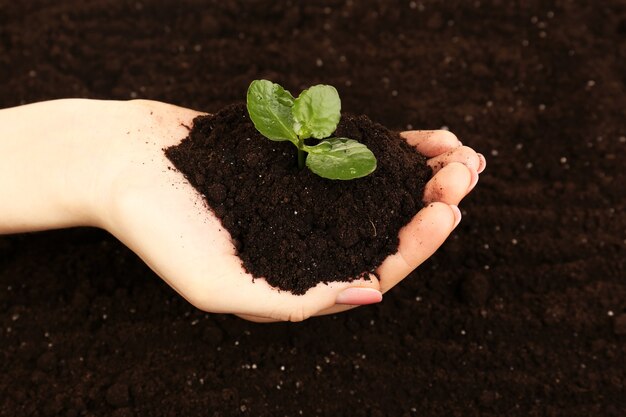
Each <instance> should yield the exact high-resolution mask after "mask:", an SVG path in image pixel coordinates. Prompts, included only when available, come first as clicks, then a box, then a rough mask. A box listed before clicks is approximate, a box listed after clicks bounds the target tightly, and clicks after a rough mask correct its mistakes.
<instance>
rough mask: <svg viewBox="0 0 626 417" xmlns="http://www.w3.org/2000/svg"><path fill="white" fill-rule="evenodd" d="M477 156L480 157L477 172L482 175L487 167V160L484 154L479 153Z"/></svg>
mask: <svg viewBox="0 0 626 417" xmlns="http://www.w3.org/2000/svg"><path fill="white" fill-rule="evenodd" d="M476 155H478V161H479V162H478V170H477V171H478V173H479V174H480V173H481V172H483V171H484V170H485V168H486V167H487V160H486V159H485V156H484V155H483V154H482V153H477V154H476Z"/></svg>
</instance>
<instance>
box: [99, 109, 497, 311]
mask: <svg viewBox="0 0 626 417" xmlns="http://www.w3.org/2000/svg"><path fill="white" fill-rule="evenodd" d="M125 105H126V106H129V107H131V108H133V110H132V111H128V112H127V114H128V115H129V117H128V120H125V121H123V123H125V124H127V125H128V126H129V127H128V128H126V129H127V130H129V131H130V132H131V133H130V134H129V137H128V138H127V143H126V145H127V148H126V149H124V150H123V152H121V153H120V154H119V156H118V158H121V159H122V160H123V162H122V161H119V159H118V163H121V165H119V168H120V170H119V176H118V178H116V179H113V180H112V181H111V183H113V184H114V187H113V188H112V189H111V191H110V192H111V198H110V201H112V202H113V204H112V206H111V207H110V208H108V209H107V210H106V212H104V214H103V215H102V216H101V217H102V218H103V219H104V221H103V224H102V225H103V227H105V228H106V229H108V230H109V231H110V232H111V233H113V234H114V235H115V236H117V237H118V238H119V239H120V240H121V241H122V242H124V243H125V244H126V245H128V246H129V247H130V248H131V249H132V250H134V251H135V252H136V253H137V254H138V255H139V256H140V257H141V258H142V259H143V260H144V261H145V262H146V263H147V264H148V265H149V266H150V267H151V268H152V269H153V270H154V271H155V272H156V273H157V274H158V275H159V276H161V277H162V278H163V279H164V280H165V281H166V282H167V283H168V284H169V285H170V286H171V287H172V288H174V289H175V290H176V291H178V292H179V293H180V294H181V295H182V296H183V297H185V298H186V299H187V300H188V301H189V302H190V303H192V304H193V305H195V306H196V307H198V308H200V309H202V310H205V311H209V312H219V313H234V314H237V315H239V316H241V317H243V318H246V319H249V320H254V321H273V320H290V321H300V320H303V319H306V318H308V317H311V316H316V315H321V314H329V313H335V312H339V311H344V310H347V309H349V308H352V307H354V304H357V305H358V304H368V303H372V302H378V301H380V299H381V293H385V292H387V291H388V290H389V289H391V288H392V287H393V286H395V285H396V284H397V283H398V282H400V281H401V280H402V279H404V278H405V277H406V276H407V275H408V274H409V273H410V272H411V271H413V269H415V268H416V267H417V266H419V265H420V264H421V263H422V262H423V261H424V260H426V259H427V258H428V257H429V256H430V255H432V253H433V252H434V251H435V250H436V249H437V248H438V247H439V246H440V245H441V244H442V243H443V241H444V240H445V239H446V237H447V236H448V235H449V234H450V232H451V231H452V230H453V229H454V227H456V225H457V224H458V222H459V221H460V219H461V214H460V211H459V210H458V208H457V207H456V204H458V203H459V202H460V201H461V199H462V198H463V197H464V196H465V195H467V193H468V192H469V191H470V190H471V189H472V188H473V187H474V186H475V185H476V182H477V181H478V172H479V171H481V170H482V169H484V167H485V162H484V158H483V157H482V156H480V155H478V154H476V153H475V152H474V151H473V150H472V149H470V148H468V147H464V146H461V143H460V142H459V141H458V140H457V139H456V137H455V136H454V135H453V134H451V133H449V132H446V131H430V132H419V131H412V132H404V133H403V136H404V137H405V138H406V140H407V141H408V142H409V144H411V145H413V146H415V148H416V150H417V151H419V152H421V153H422V154H424V155H426V156H428V157H430V159H429V160H428V164H429V165H430V166H431V167H432V168H433V170H434V171H435V172H436V174H435V175H434V177H433V178H432V179H431V180H430V182H429V183H428V184H427V186H426V190H425V202H426V203H428V205H427V207H425V208H424V209H422V210H421V211H420V212H419V213H417V214H416V216H415V217H414V218H413V220H412V221H411V222H410V223H409V224H408V225H407V226H406V227H404V228H403V229H402V230H401V231H400V247H399V250H398V253H396V254H394V255H391V256H389V257H388V258H387V259H386V260H385V261H384V262H383V264H382V265H381V266H380V268H379V269H378V271H377V272H378V273H379V276H380V280H378V279H376V278H375V277H371V280H357V281H353V282H350V283H347V282H333V283H329V284H323V283H322V284H319V285H317V286H316V287H314V288H312V289H310V290H309V291H308V292H307V293H306V294H305V295H302V296H295V295H292V294H290V293H288V292H285V291H278V290H276V289H275V288H272V287H270V286H269V285H268V284H267V283H266V282H265V280H264V279H255V280H254V282H253V279H252V276H251V275H249V274H247V273H246V272H245V271H244V270H243V268H242V267H241V262H240V260H239V258H238V257H237V255H236V252H235V248H234V246H233V245H232V243H231V242H230V237H229V235H228V233H227V232H226V231H225V230H224V229H223V228H222V227H221V226H220V224H219V222H218V220H217V219H216V218H215V217H214V216H213V215H212V214H211V213H210V212H209V210H207V209H206V207H205V203H204V202H203V200H202V198H201V196H199V195H198V193H197V192H196V191H195V190H194V189H193V188H192V186H191V185H189V184H188V183H187V182H186V181H185V180H184V178H183V177H182V174H180V173H179V172H176V171H174V170H172V169H170V168H171V167H172V164H171V163H170V162H169V161H168V160H167V159H166V157H165V156H164V155H163V151H162V149H163V148H165V147H169V146H172V145H175V144H177V143H179V142H180V140H181V139H182V138H184V137H185V136H186V135H187V133H188V131H187V128H186V127H185V126H191V125H192V120H193V118H194V117H196V116H197V115H198V114H199V113H197V112H195V111H192V110H188V109H183V108H179V107H174V106H171V105H167V104H163V103H159V102H148V101H134V102H128V103H125ZM138 113H139V114H138Z"/></svg>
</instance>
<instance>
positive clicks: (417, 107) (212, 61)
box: [0, 0, 626, 417]
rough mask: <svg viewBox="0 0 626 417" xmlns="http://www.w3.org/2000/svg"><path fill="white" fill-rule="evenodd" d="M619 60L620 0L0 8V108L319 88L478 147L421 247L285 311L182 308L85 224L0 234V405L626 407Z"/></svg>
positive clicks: (141, 409)
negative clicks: (258, 88) (383, 274)
mask: <svg viewBox="0 0 626 417" xmlns="http://www.w3.org/2000/svg"><path fill="white" fill-rule="evenodd" d="M111 3H114V4H111ZM157 4H158V7H157ZM244 5H245V6H244ZM625 74H626V8H625V6H624V3H623V2H622V1H619V0H609V1H604V2H593V1H583V0H579V1H538V0H532V1H528V2H504V1H499V0H491V1H480V2H479V1H465V0H453V1H445V2H444V1H414V2H413V1H404V2H389V1H382V0H380V1H373V0H370V1H366V0H364V1H358V2H357V1H324V2H321V1H320V2H315V5H310V4H309V2H307V5H304V3H299V2H289V3H288V2H273V1H247V2H245V3H244V2H234V1H233V2H218V1H201V0H186V1H184V2H134V1H133V2H123V1H115V2H104V1H93V2H78V1H76V2H70V1H59V2H53V3H50V2H44V1H41V0H39V1H29V2H9V1H8V0H2V1H0V79H1V80H2V82H1V83H0V105H1V106H2V107H6V106H13V105H18V104H20V103H27V102H32V101H36V100H45V99H52V98H58V97H70V96H82V97H97V98H117V99H128V98H131V97H143V98H151V99H159V100H163V101H168V102H173V103H176V104H180V105H184V106H188V107H193V108H198V109H203V110H206V111H216V110H218V109H220V108H222V107H224V106H225V105H227V104H230V103H233V102H236V101H240V100H241V98H242V97H244V94H245V91H246V88H247V86H248V83H249V82H250V80H252V79H256V78H267V79H272V80H276V81H278V82H280V83H281V84H283V85H285V86H286V87H287V88H290V89H293V90H298V89H301V88H304V87H306V86H308V85H312V84H317V83H320V82H324V83H328V84H333V85H336V86H338V88H339V91H340V93H341V96H342V99H343V108H344V109H345V110H347V111H349V112H351V113H356V114H367V115H369V116H370V117H371V118H372V120H376V121H377V122H380V123H382V124H384V125H386V126H389V127H390V128H393V129H402V128H407V127H409V128H410V127H413V128H418V127H419V128H429V129H430V128H439V127H441V126H447V127H449V128H450V130H452V131H454V132H455V133H456V134H457V135H458V136H459V137H460V138H461V140H463V142H464V143H466V144H469V145H471V146H473V147H475V148H476V149H477V150H480V151H482V152H483V153H484V154H485V155H486V156H487V158H488V168H487V171H485V173H484V174H483V175H481V181H480V184H479V186H478V187H477V189H476V190H475V191H474V193H473V194H472V195H471V196H470V197H469V198H467V199H466V200H465V201H464V202H463V203H462V204H461V208H462V210H463V213H464V219H463V221H462V223H461V225H460V226H459V228H457V229H456V231H455V232H454V234H453V236H452V237H451V238H450V240H449V241H448V242H447V243H446V244H445V245H444V246H443V247H442V248H441V250H440V251H439V252H438V253H437V254H436V255H435V256H434V257H433V258H431V259H430V260H429V261H427V262H426V263H425V264H424V265H422V266H421V267H420V268H419V269H418V270H417V271H416V272H415V273H414V274H413V275H412V276H411V277H410V278H409V279H407V280H406V281H405V282H403V283H402V284H401V285H399V286H398V287H397V288H395V289H394V290H393V291H391V292H390V293H388V294H386V296H385V300H384V301H383V302H382V303H381V304H380V305H376V306H371V307H366V308H359V309H358V310H355V311H352V312H350V313H344V314H341V315H337V316H331V317H324V318H319V319H313V320H310V321H307V322H305V323H302V324H276V325H269V326H261V325H256V324H252V323H248V322H244V321H242V320H239V319H237V318H234V317H230V316H222V315H210V314H204V313H202V312H200V311H197V310H195V309H193V308H192V307H191V306H190V305H189V304H187V303H186V302H185V301H183V300H182V299H181V298H180V297H179V296H177V295H176V294H175V293H174V292H173V291H172V290H171V289H170V288H168V287H167V286H166V285H165V284H164V283H162V282H161V281H160V280H159V279H158V278H157V277H156V276H154V274H152V273H151V272H150V271H149V270H148V268H147V267H145V266H144V265H143V264H142V263H141V262H140V261H139V260H138V259H137V257H135V256H134V255H133V254H132V253H130V252H129V251H128V250H127V249H125V248H124V247H123V246H122V245H120V244H119V243H118V242H116V241H115V240H114V239H113V238H112V237H111V236H109V235H107V234H106V233H104V232H100V231H95V230H82V229H81V230H68V231H60V232H49V233H41V234H36V235H20V236H9V237H2V238H0V312H1V313H0V415H2V416H28V415H46V416H52V415H61V416H78V415H89V416H95V415H114V416H117V417H120V416H145V415H150V416H206V415H209V416H230V415H237V414H244V415H246V414H247V415H254V416H298V415H322V416H338V415H354V416H385V415H392V416H463V417H466V416H503V415H506V416H524V417H528V416H564V417H571V416H585V417H587V416H602V417H607V416H623V415H625V414H626V395H625V389H626V388H625V387H626V242H625V239H626V215H625V210H626V187H625V186H624V184H626V171H625V170H624V156H623V152H624V149H625V148H626V124H625V122H624V120H625V118H626V114H625V113H624V111H625V110H624V109H626V94H625V93H626V76H625ZM409 124H410V125H409ZM0 204H1V202H0Z"/></svg>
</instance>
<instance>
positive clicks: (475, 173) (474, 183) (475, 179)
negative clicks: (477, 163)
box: [467, 168, 478, 193]
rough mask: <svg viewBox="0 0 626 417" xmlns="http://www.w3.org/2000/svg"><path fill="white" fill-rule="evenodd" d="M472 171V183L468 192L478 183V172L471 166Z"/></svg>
mask: <svg viewBox="0 0 626 417" xmlns="http://www.w3.org/2000/svg"><path fill="white" fill-rule="evenodd" d="M470 171H471V173H472V179H471V180H470V185H469V187H468V189H467V192H468V193H469V192H470V191H472V190H473V189H474V187H476V184H478V173H477V172H476V171H474V170H473V169H471V168H470Z"/></svg>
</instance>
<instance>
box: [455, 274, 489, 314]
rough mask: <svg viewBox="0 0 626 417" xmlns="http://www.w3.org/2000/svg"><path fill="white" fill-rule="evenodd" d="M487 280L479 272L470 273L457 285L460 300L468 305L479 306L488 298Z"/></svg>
mask: <svg viewBox="0 0 626 417" xmlns="http://www.w3.org/2000/svg"><path fill="white" fill-rule="evenodd" d="M489 291H490V286H489V278H487V276H485V275H484V274H483V273H481V272H471V273H469V274H468V275H467V276H466V277H464V278H463V279H462V280H461V282H460V285H459V292H460V296H461V299H462V300H463V301H464V302H466V303H467V304H469V305H476V306H481V305H483V304H485V303H486V302H487V299H488V297H489Z"/></svg>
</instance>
